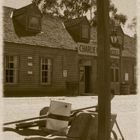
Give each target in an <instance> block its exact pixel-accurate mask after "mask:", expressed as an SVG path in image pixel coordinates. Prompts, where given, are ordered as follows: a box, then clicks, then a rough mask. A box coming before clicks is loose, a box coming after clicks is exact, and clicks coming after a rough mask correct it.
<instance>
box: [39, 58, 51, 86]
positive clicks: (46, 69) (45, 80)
mask: <svg viewBox="0 0 140 140" xmlns="http://www.w3.org/2000/svg"><path fill="white" fill-rule="evenodd" d="M51 63H52V62H51V59H48V58H46V57H42V58H41V83H42V84H50V83H51Z"/></svg>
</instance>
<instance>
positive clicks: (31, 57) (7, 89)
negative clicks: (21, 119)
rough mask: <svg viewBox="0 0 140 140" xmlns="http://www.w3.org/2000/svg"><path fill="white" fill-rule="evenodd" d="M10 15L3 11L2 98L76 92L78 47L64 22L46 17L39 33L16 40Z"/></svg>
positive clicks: (8, 10)
mask: <svg viewBox="0 0 140 140" xmlns="http://www.w3.org/2000/svg"><path fill="white" fill-rule="evenodd" d="M12 11H13V9H12V8H9V7H4V17H3V23H4V38H3V41H4V49H3V51H4V96H48V95H51V96H52V95H53V96H54V95H55V96H57V95H69V94H70V95H72V94H73V92H74V90H76V92H78V88H77V86H75V85H77V83H78V69H77V61H78V59H77V57H78V56H77V50H76V48H77V44H76V43H75V42H74V41H73V39H72V37H71V36H70V35H69V33H68V32H67V30H66V29H65V26H64V25H63V22H62V21H61V20H60V19H59V18H57V17H52V16H50V15H45V16H44V17H43V19H42V32H41V33H39V34H37V35H36V36H30V37H20V38H19V37H18V36H17V35H16V34H15V31H14V27H13V22H12V19H11V18H10V15H11V12H12ZM73 89H74V90H73ZM75 94H76V93H75Z"/></svg>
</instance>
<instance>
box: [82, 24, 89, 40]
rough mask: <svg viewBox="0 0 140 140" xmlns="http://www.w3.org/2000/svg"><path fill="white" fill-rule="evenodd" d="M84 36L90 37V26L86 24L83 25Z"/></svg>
mask: <svg viewBox="0 0 140 140" xmlns="http://www.w3.org/2000/svg"><path fill="white" fill-rule="evenodd" d="M82 38H85V39H88V38H89V26H88V25H86V24H83V25H82Z"/></svg>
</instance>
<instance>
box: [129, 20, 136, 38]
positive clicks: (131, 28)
mask: <svg viewBox="0 0 140 140" xmlns="http://www.w3.org/2000/svg"><path fill="white" fill-rule="evenodd" d="M136 26H137V19H136V17H134V18H133V19H132V21H131V23H130V24H128V28H129V29H130V30H132V31H133V32H134V36H136Z"/></svg>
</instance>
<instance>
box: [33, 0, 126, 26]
mask: <svg viewBox="0 0 140 140" xmlns="http://www.w3.org/2000/svg"><path fill="white" fill-rule="evenodd" d="M41 1H45V4H44V7H43V9H44V11H45V12H47V13H50V14H53V15H57V16H61V17H63V18H65V19H71V18H78V17H81V16H84V15H86V14H87V12H89V11H90V12H92V13H93V11H92V9H94V14H93V16H91V17H90V21H94V22H96V19H97V14H96V13H97V12H96V10H97V8H96V0H33V2H35V3H36V4H39V3H40V2H41ZM109 11H110V18H111V19H113V20H118V21H119V22H120V23H122V24H125V22H126V20H127V17H126V16H125V15H123V14H118V13H117V11H118V10H117V8H116V7H115V5H114V4H112V3H111V1H110V6H109Z"/></svg>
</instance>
